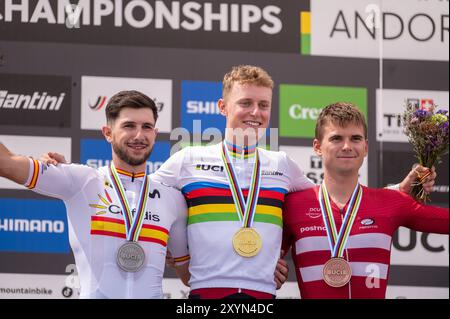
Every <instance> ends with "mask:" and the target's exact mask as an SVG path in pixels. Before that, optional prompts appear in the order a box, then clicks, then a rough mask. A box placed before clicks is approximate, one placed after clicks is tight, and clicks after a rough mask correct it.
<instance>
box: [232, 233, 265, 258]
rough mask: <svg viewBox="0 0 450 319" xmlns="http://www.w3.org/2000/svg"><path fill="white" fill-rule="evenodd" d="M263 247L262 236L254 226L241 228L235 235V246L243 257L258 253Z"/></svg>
mask: <svg viewBox="0 0 450 319" xmlns="http://www.w3.org/2000/svg"><path fill="white" fill-rule="evenodd" d="M261 247H262V239H261V236H260V235H259V234H258V232H257V231H256V230H255V229H253V228H248V227H244V228H241V229H239V231H238V232H236V234H234V236H233V248H234V250H235V251H236V253H238V254H239V255H240V256H242V257H253V256H255V255H257V254H258V252H259V251H260V249H261Z"/></svg>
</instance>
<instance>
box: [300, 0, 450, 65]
mask: <svg viewBox="0 0 450 319" xmlns="http://www.w3.org/2000/svg"><path fill="white" fill-rule="evenodd" d="M310 10H311V11H310V12H301V13H300V19H301V21H300V24H301V29H300V30H301V53H302V54H306V55H309V54H311V55H325V56H330V55H332V56H344V57H361V58H379V57H380V56H382V57H384V58H386V59H413V60H438V61H448V60H449V53H448V45H449V7H448V0H444V1H423V0H321V1H311V7H310ZM381 42H382V45H381Z"/></svg>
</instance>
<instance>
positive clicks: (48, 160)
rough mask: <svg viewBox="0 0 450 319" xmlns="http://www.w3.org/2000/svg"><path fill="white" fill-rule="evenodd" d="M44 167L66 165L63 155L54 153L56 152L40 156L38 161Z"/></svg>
mask: <svg viewBox="0 0 450 319" xmlns="http://www.w3.org/2000/svg"><path fill="white" fill-rule="evenodd" d="M39 161H41V162H42V163H44V164H45V165H50V164H51V165H58V164H67V161H66V158H65V157H64V155H62V154H59V153H56V152H48V153H45V154H42V155H41V158H40V159H39Z"/></svg>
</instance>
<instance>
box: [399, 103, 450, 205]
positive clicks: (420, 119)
mask: <svg viewBox="0 0 450 319" xmlns="http://www.w3.org/2000/svg"><path fill="white" fill-rule="evenodd" d="M435 109H436V106H435V105H432V106H430V107H428V108H420V107H417V106H416V105H413V104H408V105H407V106H406V110H405V112H404V113H403V127H404V132H405V134H406V135H407V136H408V139H409V142H410V143H411V144H412V146H413V149H414V152H415V153H416V157H417V159H418V160H419V164H420V165H422V166H425V167H428V168H431V167H432V166H433V165H435V164H437V163H440V162H441V157H442V156H443V155H444V154H446V153H447V152H448V111H446V110H439V111H437V112H435ZM430 173H431V172H429V173H428V174H425V175H423V176H418V177H417V182H416V183H415V184H414V185H413V188H412V195H413V196H414V197H415V198H416V199H417V200H419V201H421V202H423V203H426V202H427V201H429V200H430V197H429V195H428V194H427V193H425V191H424V189H423V187H422V184H423V183H424V181H425V179H426V178H427V177H428V175H429V174H430Z"/></svg>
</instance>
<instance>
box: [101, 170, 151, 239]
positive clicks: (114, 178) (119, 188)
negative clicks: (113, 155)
mask: <svg viewBox="0 0 450 319" xmlns="http://www.w3.org/2000/svg"><path fill="white" fill-rule="evenodd" d="M109 177H110V178H111V182H112V183H111V184H112V186H113V189H114V191H115V192H116V195H117V198H118V199H119V202H120V206H121V208H122V213H123V218H124V221H125V231H126V238H127V240H128V241H136V242H137V241H138V239H139V233H140V232H141V229H142V223H143V221H144V215H145V208H146V207H147V199H148V196H147V194H148V190H149V178H148V172H147V169H146V171H145V176H144V180H143V182H142V186H141V191H140V193H139V201H138V205H137V210H136V215H135V216H134V219H133V215H132V213H131V209H130V204H129V203H128V200H127V198H126V195H125V190H124V189H123V185H122V182H121V181H120V178H119V175H118V174H117V170H116V168H115V166H114V163H113V162H111V164H110V166H109Z"/></svg>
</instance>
